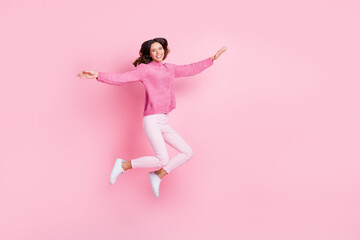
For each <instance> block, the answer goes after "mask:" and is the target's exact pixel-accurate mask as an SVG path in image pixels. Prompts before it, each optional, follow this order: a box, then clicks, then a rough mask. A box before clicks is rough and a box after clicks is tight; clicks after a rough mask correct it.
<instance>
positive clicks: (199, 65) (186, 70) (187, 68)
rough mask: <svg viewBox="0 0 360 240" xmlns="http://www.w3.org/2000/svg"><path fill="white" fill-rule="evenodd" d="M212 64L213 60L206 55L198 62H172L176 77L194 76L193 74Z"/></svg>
mask: <svg viewBox="0 0 360 240" xmlns="http://www.w3.org/2000/svg"><path fill="white" fill-rule="evenodd" d="M213 64H214V63H213V60H212V59H211V57H208V58H206V59H204V60H202V61H199V62H195V63H190V64H185V65H175V64H173V67H174V73H175V77H176V78H177V77H189V76H194V75H196V74H198V73H200V72H202V71H204V70H205V69H206V68H208V67H210V66H211V65H213Z"/></svg>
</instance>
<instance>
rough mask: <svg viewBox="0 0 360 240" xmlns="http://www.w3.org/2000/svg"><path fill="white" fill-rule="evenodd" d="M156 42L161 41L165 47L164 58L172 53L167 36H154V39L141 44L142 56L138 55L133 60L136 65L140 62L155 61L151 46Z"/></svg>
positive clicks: (140, 53)
mask: <svg viewBox="0 0 360 240" xmlns="http://www.w3.org/2000/svg"><path fill="white" fill-rule="evenodd" d="M154 42H158V43H160V44H161V46H162V47H163V48H164V58H163V60H164V59H165V58H166V56H167V55H168V54H169V53H170V49H169V48H168V42H167V40H166V39H165V38H154V39H150V40H147V41H146V42H143V44H142V45H141V49H140V51H139V55H140V57H138V58H137V59H136V60H135V61H134V62H133V64H134V66H135V67H136V66H137V65H139V64H140V63H145V64H148V63H149V62H151V61H153V60H152V58H151V57H150V47H151V44H153V43H154Z"/></svg>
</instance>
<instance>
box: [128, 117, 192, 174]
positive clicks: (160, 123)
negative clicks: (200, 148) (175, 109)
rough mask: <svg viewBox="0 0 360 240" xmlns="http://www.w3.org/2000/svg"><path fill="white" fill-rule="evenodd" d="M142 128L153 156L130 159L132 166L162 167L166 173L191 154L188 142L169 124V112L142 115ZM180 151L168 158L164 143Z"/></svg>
mask: <svg viewBox="0 0 360 240" xmlns="http://www.w3.org/2000/svg"><path fill="white" fill-rule="evenodd" d="M143 128H144V130H145V133H146V136H147V138H148V139H149V141H150V143H151V146H152V148H153V149H154V152H155V156H144V157H140V158H136V159H133V160H131V165H132V167H133V168H151V167H162V168H164V170H165V171H166V172H167V173H170V172H171V171H172V170H173V169H175V168H177V167H179V166H180V165H182V164H184V163H185V162H186V161H188V160H190V159H191V158H192V156H193V150H192V149H191V147H190V146H189V144H188V143H187V142H186V141H185V140H184V139H183V138H182V137H181V136H180V135H179V134H178V133H177V132H176V131H175V130H174V129H173V128H172V127H171V126H170V125H169V114H168V113H161V114H152V115H147V116H144V118H143ZM165 143H167V144H169V145H170V146H172V147H174V148H175V149H177V150H178V151H179V152H180V153H179V154H178V155H176V156H174V157H173V158H171V159H169V155H168V151H167V149H166V144H165Z"/></svg>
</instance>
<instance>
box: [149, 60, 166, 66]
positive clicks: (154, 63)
mask: <svg viewBox="0 0 360 240" xmlns="http://www.w3.org/2000/svg"><path fill="white" fill-rule="evenodd" d="M150 63H151V64H153V65H157V66H162V65H163V62H162V61H161V62H157V61H154V60H152V61H151V62H150Z"/></svg>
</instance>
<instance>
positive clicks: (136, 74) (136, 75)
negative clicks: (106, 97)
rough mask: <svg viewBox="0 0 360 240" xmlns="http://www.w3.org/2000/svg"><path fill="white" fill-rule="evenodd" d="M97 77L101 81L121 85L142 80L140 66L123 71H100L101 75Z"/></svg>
mask: <svg viewBox="0 0 360 240" xmlns="http://www.w3.org/2000/svg"><path fill="white" fill-rule="evenodd" d="M96 79H97V80H98V81H99V82H103V83H107V84H111V85H119V86H120V85H124V84H125V83H129V82H135V81H140V80H141V71H140V69H139V68H136V69H134V70H131V71H127V72H123V73H105V72H99V75H98V77H97V78H96Z"/></svg>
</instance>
